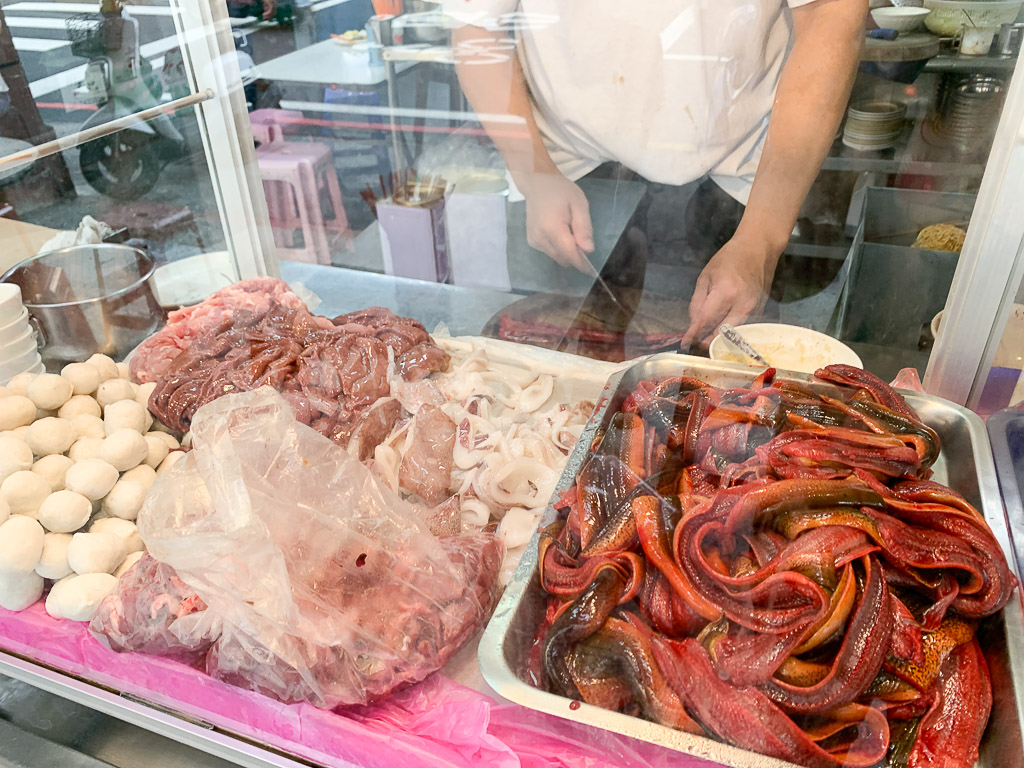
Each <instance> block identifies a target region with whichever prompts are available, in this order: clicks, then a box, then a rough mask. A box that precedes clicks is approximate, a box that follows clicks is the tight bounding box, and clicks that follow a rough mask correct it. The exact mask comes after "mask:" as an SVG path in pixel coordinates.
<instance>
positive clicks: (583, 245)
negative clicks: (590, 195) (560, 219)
mask: <svg viewBox="0 0 1024 768" xmlns="http://www.w3.org/2000/svg"><path fill="white" fill-rule="evenodd" d="M569 215H570V217H571V220H570V226H571V227H572V234H573V237H574V238H575V239H576V246H577V247H578V248H579V250H581V251H583V252H584V253H593V251H594V225H593V224H592V223H591V221H590V204H589V203H587V198H586V195H584V194H583V193H582V192H580V194H579V195H578V196H577V197H576V199H573V200H570V201H569Z"/></svg>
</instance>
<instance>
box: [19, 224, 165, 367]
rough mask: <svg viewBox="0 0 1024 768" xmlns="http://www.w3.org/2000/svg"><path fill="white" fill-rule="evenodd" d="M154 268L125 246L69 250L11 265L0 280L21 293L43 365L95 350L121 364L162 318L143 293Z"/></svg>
mask: <svg viewBox="0 0 1024 768" xmlns="http://www.w3.org/2000/svg"><path fill="white" fill-rule="evenodd" d="M155 269H156V265H155V264H154V262H153V259H152V257H150V255H149V254H147V253H146V252H145V251H142V250H139V249H138V248H132V247H129V246H126V245H112V244H100V245H75V246H71V247H70V248H64V249H61V250H58V251H50V252H49V253H43V254H39V255H38V256H33V257H32V258H30V259H26V260H25V261H22V262H21V263H19V264H16V265H15V266H14V267H12V268H11V269H10V270H8V271H7V273H6V274H4V276H3V277H2V278H0V281H2V282H5V283H14V284H15V285H17V286H19V287H20V288H21V294H22V299H23V302H24V304H25V308H26V309H27V310H28V312H29V315H30V316H31V317H32V320H33V323H34V324H35V326H36V330H37V331H38V332H39V334H40V337H41V339H40V341H41V345H42V349H41V355H42V358H43V362H44V363H45V365H46V367H47V368H48V369H50V370H58V369H60V368H61V367H63V366H64V365H66V364H67V363H70V362H76V361H81V360H85V359H87V358H88V357H90V356H91V355H93V354H96V353H97V352H100V353H103V354H106V355H110V356H111V357H113V358H115V359H120V358H123V357H124V356H125V355H127V354H128V352H130V351H131V350H132V349H134V348H135V347H137V346H138V345H139V344H140V343H141V342H142V341H143V340H144V339H146V338H147V337H148V336H151V335H152V334H153V333H154V332H155V331H156V330H157V328H159V326H160V324H161V323H162V322H163V320H164V314H163V310H162V309H161V307H160V305H159V304H158V303H157V300H156V297H155V296H154V295H153V291H152V287H151V278H152V277H153V273H154V271H155Z"/></svg>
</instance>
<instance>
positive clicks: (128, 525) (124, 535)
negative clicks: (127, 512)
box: [89, 517, 145, 555]
mask: <svg viewBox="0 0 1024 768" xmlns="http://www.w3.org/2000/svg"><path fill="white" fill-rule="evenodd" d="M89 533H107V534H110V535H111V536H117V537H118V538H119V539H120V540H121V543H122V544H124V551H125V554H126V555H130V554H132V553H133V552H141V551H142V550H143V549H145V547H144V546H143V545H142V537H141V536H140V535H139V529H138V527H137V526H136V525H135V523H133V522H132V521H131V520H122V519H120V518H117V517H107V518H104V519H102V520H97V521H96V522H95V523H93V524H92V525H91V526H89Z"/></svg>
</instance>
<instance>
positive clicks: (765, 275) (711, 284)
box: [681, 236, 780, 348]
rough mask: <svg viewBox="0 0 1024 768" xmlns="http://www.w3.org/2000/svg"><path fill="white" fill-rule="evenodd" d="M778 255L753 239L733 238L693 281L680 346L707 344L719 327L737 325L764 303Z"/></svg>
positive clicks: (763, 243)
mask: <svg viewBox="0 0 1024 768" xmlns="http://www.w3.org/2000/svg"><path fill="white" fill-rule="evenodd" d="M779 255H780V254H779V253H777V252H775V249H773V248H771V247H770V246H769V245H768V244H767V243H765V242H763V241H759V240H757V239H752V240H748V239H744V238H741V237H738V236H734V237H733V238H732V239H731V240H730V241H729V242H727V243H726V244H725V245H724V246H722V248H721V250H719V251H718V253H716V254H715V255H714V256H713V257H712V258H711V261H709V262H708V264H707V266H706V267H704V270H703V271H702V272H701V273H700V277H699V278H697V287H696V288H695V289H694V291H693V298H692V299H690V327H689V329H688V330H687V331H686V334H685V335H684V336H683V340H682V343H681V346H682V347H683V348H686V347H687V346H689V345H692V344H693V343H694V342H703V343H710V341H711V339H713V338H714V336H715V334H716V333H718V328H719V327H720V326H721V325H722V323H729V324H730V325H740V324H742V323H743V321H744V320H746V319H747V318H748V317H749V316H750V315H751V314H753V313H754V312H757V311H759V310H761V309H762V308H763V307H764V304H765V302H766V301H767V300H768V290H769V288H771V284H772V277H773V276H774V274H775V265H776V264H777V263H778V260H779Z"/></svg>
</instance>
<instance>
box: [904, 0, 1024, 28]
mask: <svg viewBox="0 0 1024 768" xmlns="http://www.w3.org/2000/svg"><path fill="white" fill-rule="evenodd" d="M1021 5H1022V2H1021V0H924V7H925V8H927V9H929V10H930V11H931V13H930V14H929V15H928V17H927V18H926V19H925V20H924V25H925V26H926V27H927V28H928V30H929V31H930V32H933V33H935V34H936V35H943V36H945V37H954V36H955V35H957V34H959V33H960V30H961V28H963V27H993V28H998V27H999V26H1000V25H1001V24H1007V23H1009V22H1011V21H1014V20H1015V19H1016V18H1017V14H1018V13H1019V12H1020V8H1021Z"/></svg>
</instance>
